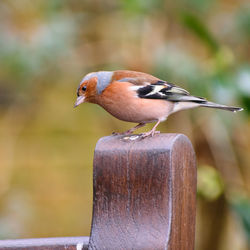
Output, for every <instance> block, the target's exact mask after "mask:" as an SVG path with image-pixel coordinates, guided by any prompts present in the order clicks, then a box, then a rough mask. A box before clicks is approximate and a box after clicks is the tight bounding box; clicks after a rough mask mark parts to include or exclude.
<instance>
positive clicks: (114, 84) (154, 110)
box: [74, 70, 243, 138]
mask: <svg viewBox="0 0 250 250" xmlns="http://www.w3.org/2000/svg"><path fill="white" fill-rule="evenodd" d="M86 102H87V103H94V104H98V105H100V106H101V107H102V108H104V109H105V110H106V111H107V112H108V113H110V114H111V115H113V116H114V117H116V118H118V119H119V120H122V121H126V122H133V123H138V125H136V126H135V127H132V128H131V129H129V130H127V131H125V132H123V133H113V134H115V135H131V134H133V132H134V131H135V130H137V129H138V128H141V127H143V126H145V125H146V124H147V123H153V122H156V124H155V125H154V126H153V128H152V129H151V130H150V131H148V132H144V133H141V134H140V135H141V136H142V137H143V138H145V137H148V136H154V134H156V133H159V131H156V128H157V126H158V125H159V123H160V122H163V121H165V120H166V119H167V117H168V116H169V115H171V114H173V113H175V112H178V111H181V110H185V109H191V108H196V107H207V108H215V109H222V110H228V111H232V112H237V111H241V110H243V109H242V108H240V107H233V106H226V105H222V104H217V103H214V102H210V101H207V100H206V99H205V98H203V97H198V96H193V95H191V94H190V93H189V92H188V91H187V90H185V89H183V88H181V87H179V86H177V85H175V84H173V83H170V82H168V81H164V80H161V79H159V78H157V77H155V76H153V75H150V74H147V73H143V72H137V71H131V70H116V71H98V72H91V73H88V74H87V75H86V76H84V77H83V79H82V80H81V82H80V84H79V86H78V88H77V99H76V102H75V105H74V107H77V106H79V105H80V104H81V103H86Z"/></svg>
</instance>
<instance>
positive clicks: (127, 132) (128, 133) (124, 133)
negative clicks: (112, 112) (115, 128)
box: [112, 131, 132, 135]
mask: <svg viewBox="0 0 250 250" xmlns="http://www.w3.org/2000/svg"><path fill="white" fill-rule="evenodd" d="M131 134H132V132H130V131H126V132H123V133H118V132H113V133H112V135H131Z"/></svg>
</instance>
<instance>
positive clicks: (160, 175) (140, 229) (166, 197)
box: [89, 134, 196, 250]
mask: <svg viewBox="0 0 250 250" xmlns="http://www.w3.org/2000/svg"><path fill="white" fill-rule="evenodd" d="M122 138H123V137H121V136H109V137H104V138H101V139H100V140H99V141H98V143H97V146H96V150H95V156H94V200H93V218H92V229H91V236H90V243H89V249H98V250H101V249H108V250H113V249H114V250H119V249H123V250H125V249H128V250H131V249H140V250H143V249H153V250H157V249H168V250H184V249H185V250H192V249H194V234H195V212H196V211H195V210H196V163H195V154H194V151H193V148H192V145H191V143H190V141H189V140H188V138H187V137H186V136H184V135H180V134H157V135H155V136H154V137H149V138H145V139H142V140H135V141H129V140H126V141H125V140H123V139H122Z"/></svg>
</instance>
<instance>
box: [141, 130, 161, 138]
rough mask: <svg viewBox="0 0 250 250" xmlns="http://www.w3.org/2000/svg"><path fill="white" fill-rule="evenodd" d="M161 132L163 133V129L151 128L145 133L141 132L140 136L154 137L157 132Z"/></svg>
mask: <svg viewBox="0 0 250 250" xmlns="http://www.w3.org/2000/svg"><path fill="white" fill-rule="evenodd" d="M160 133H161V131H154V130H150V131H149V132H145V133H142V134H140V136H141V137H142V138H146V137H148V136H151V137H153V136H154V135H155V134H160Z"/></svg>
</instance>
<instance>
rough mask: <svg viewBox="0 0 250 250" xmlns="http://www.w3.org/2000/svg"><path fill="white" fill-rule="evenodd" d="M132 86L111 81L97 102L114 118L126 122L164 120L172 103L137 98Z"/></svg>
mask: <svg viewBox="0 0 250 250" xmlns="http://www.w3.org/2000/svg"><path fill="white" fill-rule="evenodd" d="M132 86H134V85H133V84H131V83H127V82H113V83H112V84H110V85H109V86H108V87H107V88H106V89H105V90H104V91H103V93H102V94H101V95H100V96H99V97H98V98H97V104H99V105H100V106H102V107H103V108H104V109H105V110H106V111H108V112H109V113H110V114H112V115H113V116H115V117H116V118H118V119H120V120H123V121H128V122H138V123H139V122H153V121H156V120H159V119H160V120H164V119H165V118H166V117H167V116H168V115H169V114H170V113H171V112H172V110H173V107H174V103H172V102H168V101H165V100H156V99H144V98H139V97H137V95H136V91H135V90H133V89H132V88H131V87H132Z"/></svg>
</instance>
